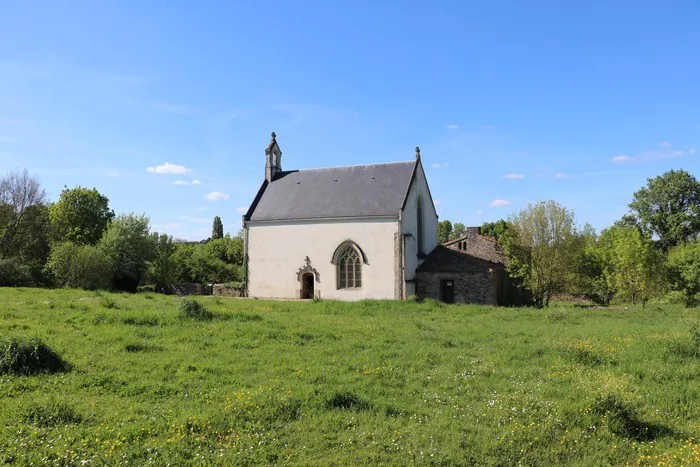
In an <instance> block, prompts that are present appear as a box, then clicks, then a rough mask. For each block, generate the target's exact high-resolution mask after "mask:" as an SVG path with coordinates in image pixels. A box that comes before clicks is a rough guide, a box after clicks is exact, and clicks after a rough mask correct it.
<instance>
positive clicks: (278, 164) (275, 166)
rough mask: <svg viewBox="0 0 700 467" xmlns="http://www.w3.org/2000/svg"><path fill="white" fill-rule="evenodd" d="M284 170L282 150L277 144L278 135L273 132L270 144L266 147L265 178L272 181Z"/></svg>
mask: <svg viewBox="0 0 700 467" xmlns="http://www.w3.org/2000/svg"><path fill="white" fill-rule="evenodd" d="M280 172H282V151H281V150H280V147H279V145H278V144H277V135H276V134H275V132H274V131H273V132H272V139H271V140H270V144H269V145H268V146H267V149H265V180H267V181H268V183H269V182H272V181H273V180H274V179H275V176H277V174H278V173H280Z"/></svg>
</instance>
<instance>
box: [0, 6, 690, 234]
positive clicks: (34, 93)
mask: <svg viewBox="0 0 700 467" xmlns="http://www.w3.org/2000/svg"><path fill="white" fill-rule="evenodd" d="M525 3H527V5H525ZM2 11H3V13H2V15H0V169H2V172H3V173H4V172H7V171H9V170H12V169H14V168H20V169H23V168H27V169H28V170H29V171H30V173H31V174H33V175H37V176H38V177H39V178H40V180H41V182H42V184H43V186H44V187H45V188H46V189H47V191H48V192H49V195H50V197H51V199H52V200H56V199H58V196H59V195H60V192H61V189H62V188H63V186H64V185H66V186H68V187H73V186H76V185H82V186H87V187H96V188H97V189H98V190H100V191H101V192H102V193H103V194H105V195H106V196H108V197H109V199H110V204H111V206H112V207H113V208H114V210H115V211H117V212H132V211H133V212H137V213H141V212H145V213H146V214H147V215H149V216H150V218H151V223H152V225H153V229H154V230H158V231H165V232H168V233H169V234H172V235H174V236H176V237H180V238H188V239H201V238H206V237H207V236H209V234H210V232H211V225H212V219H213V217H214V216H215V215H219V216H221V218H222V219H223V222H224V228H225V230H227V231H229V232H231V233H235V232H237V230H238V229H239V228H240V216H241V211H242V210H244V209H245V208H246V207H247V206H248V205H249V204H250V202H251V200H252V198H253V196H254V195H255V192H256V191H257V189H258V187H259V185H260V182H261V181H262V179H263V176H264V148H265V147H266V145H267V143H268V142H269V138H270V132H271V131H273V130H274V131H276V132H277V135H278V141H279V143H280V146H281V148H282V151H283V158H282V162H283V168H285V169H302V168H312V167H324V166H338V165H356V164H364V163H375V162H390V161H399V160H411V159H412V158H413V157H414V148H415V147H416V146H420V147H421V153H422V157H423V162H424V164H425V167H426V172H427V176H428V180H429V182H430V185H431V189H432V194H433V197H434V198H435V201H436V203H437V209H438V213H439V215H440V218H441V219H450V220H452V221H453V222H463V223H465V224H467V225H479V224H481V223H482V222H484V221H492V220H496V219H499V218H502V217H507V216H508V215H510V214H512V213H513V212H514V211H516V210H518V209H522V208H523V207H525V206H527V204H528V203H531V202H535V201H538V200H545V199H554V200H556V201H558V202H559V203H561V204H563V205H565V206H567V207H568V208H570V209H573V210H574V212H575V213H576V217H577V220H578V222H579V223H584V222H589V223H591V224H592V225H593V226H594V227H596V228H598V229H601V228H603V227H605V226H607V225H610V224H611V223H612V222H614V221H615V220H616V219H618V218H619V217H620V216H621V215H623V214H624V213H626V212H627V204H628V203H629V202H630V200H631V198H632V194H633V193H634V191H635V190H637V189H639V188H640V187H641V186H643V185H644V184H645V183H646V179H647V178H648V177H655V176H657V175H660V174H662V173H663V172H665V171H666V170H669V169H678V168H682V169H685V170H687V171H689V172H691V173H692V174H694V175H695V176H700V170H699V169H700V162H699V159H700V85H699V84H698V83H700V53H699V52H698V50H700V28H698V27H697V24H698V21H700V3H698V2H697V1H696V0H689V1H682V0H678V1H671V2H660V1H658V2H651V1H644V0H642V1H635V2H631V1H630V2H627V1H616V2H609V1H607V2H602V1H601V2H598V1H592V2H576V3H575V4H574V2H554V1H552V2H537V1H535V2H516V1H513V2H502V1H493V2H472V1H446V2H427V1H422V2H416V1H408V0H407V1H400V2H399V1H389V0H384V1H380V0H374V1H364V0H352V1H350V0H334V1H327V0H326V1H313V0H307V1H295V0H285V1H277V2H274V1H266V2H253V1H250V2H234V1H225V2H209V1H201V2H171V1H169V2H165V1H155V0H153V1H148V2H136V1H133V2H127V1H125V0H120V1H108V0H104V1H100V2H88V1H84V2H74V1H69V0H66V1H62V2H55V1H46V2H41V1H36V2H26V1H13V0H11V1H9V2H7V1H6V2H3V8H2Z"/></svg>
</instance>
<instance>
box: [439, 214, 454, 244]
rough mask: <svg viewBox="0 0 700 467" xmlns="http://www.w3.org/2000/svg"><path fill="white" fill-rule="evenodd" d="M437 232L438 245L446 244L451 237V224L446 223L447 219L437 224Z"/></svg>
mask: <svg viewBox="0 0 700 467" xmlns="http://www.w3.org/2000/svg"><path fill="white" fill-rule="evenodd" d="M437 231H438V242H439V243H446V242H448V241H449V240H450V236H451V235H452V222H450V221H448V220H447V219H445V220H444V221H440V222H438V226H437Z"/></svg>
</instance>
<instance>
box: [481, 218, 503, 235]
mask: <svg viewBox="0 0 700 467" xmlns="http://www.w3.org/2000/svg"><path fill="white" fill-rule="evenodd" d="M507 230H508V222H506V221H505V220H503V219H499V220H497V221H496V222H484V223H483V225H482V226H481V233H482V234H484V235H488V236H489V237H493V238H495V239H496V240H498V239H499V238H500V237H501V236H502V235H503V234H504V233H506V231H507Z"/></svg>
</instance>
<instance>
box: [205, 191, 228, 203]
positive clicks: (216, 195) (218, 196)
mask: <svg viewBox="0 0 700 467" xmlns="http://www.w3.org/2000/svg"><path fill="white" fill-rule="evenodd" d="M229 198H230V196H229V195H227V194H226V193H220V192H218V191H212V192H211V193H209V194H206V195H204V199H206V200H209V201H223V200H227V199H229Z"/></svg>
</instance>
